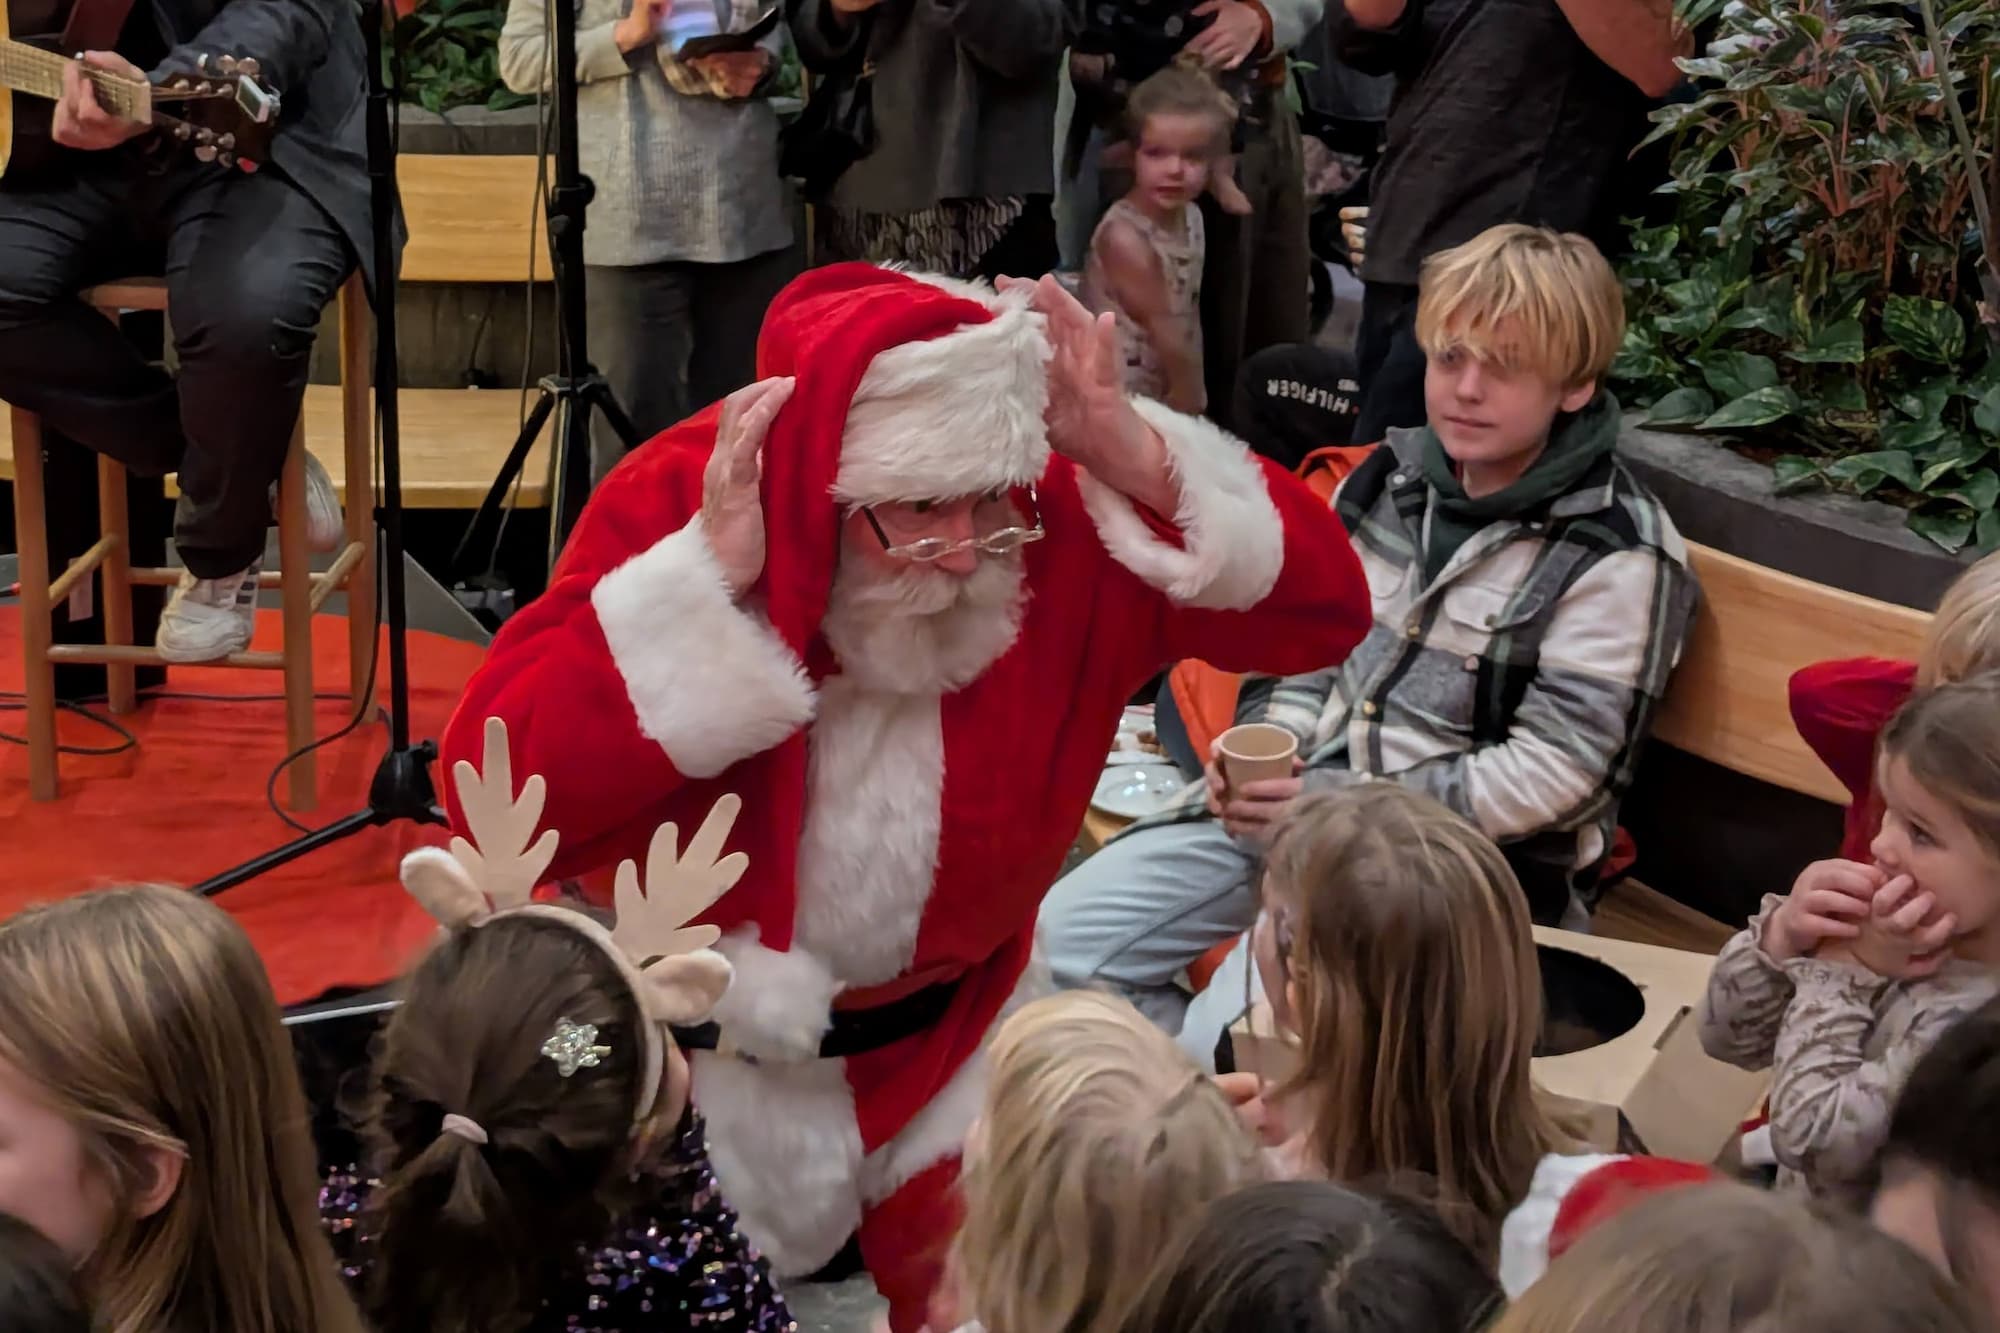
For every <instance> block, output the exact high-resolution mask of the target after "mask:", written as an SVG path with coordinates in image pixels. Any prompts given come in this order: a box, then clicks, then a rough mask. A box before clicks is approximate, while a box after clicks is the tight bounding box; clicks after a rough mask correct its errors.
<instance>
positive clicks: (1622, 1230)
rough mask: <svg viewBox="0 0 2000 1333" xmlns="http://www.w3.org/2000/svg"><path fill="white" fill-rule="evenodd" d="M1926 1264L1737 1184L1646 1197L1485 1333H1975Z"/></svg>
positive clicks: (1561, 1262) (1974, 1322)
mask: <svg viewBox="0 0 2000 1333" xmlns="http://www.w3.org/2000/svg"><path fill="white" fill-rule="evenodd" d="M1983 1327H1984V1324H1983V1323H1981V1322H1980V1321H1979V1320H1978V1319H1976V1318H1975V1317H1974V1316H1973V1314H1972V1312H1971V1311H1970V1309H1969V1308H1968V1307H1967V1306H1966V1304H1965V1298H1964V1297H1963V1296H1962V1295H1961V1294H1960V1293H1959V1292H1957V1291H1955V1290H1954V1289H1953V1288H1952V1286H1951V1283H1950V1282H1949V1281H1947V1280H1946V1279H1945V1277H1944V1276H1943V1275H1942V1274H1940V1273H1939V1272H1937V1270H1935V1269H1934V1268H1932V1267H1931V1265H1930V1264H1928V1263H1926V1262H1924V1260H1922V1259H1920V1258H1918V1257H1917V1255H1916V1254H1915V1253H1914V1252H1913V1251H1911V1250H1908V1249H1905V1248H1904V1247H1903V1246H1902V1245H1901V1244H1899V1243H1898V1242H1896V1241H1894V1240H1892V1239H1890V1238H1889V1237H1888V1236H1885V1235H1883V1234H1882V1233H1881V1232H1878V1231H1877V1230H1875V1228H1874V1227H1872V1226H1870V1225H1869V1224H1868V1223H1867V1222H1866V1221H1864V1220H1863V1219H1861V1218H1859V1217H1855V1216H1851V1215H1849V1214H1846V1213H1838V1212H1835V1211H1833V1210H1832V1209H1829V1208H1826V1207H1824V1206H1820V1205H1814V1204H1810V1203H1807V1202H1805V1201H1804V1200H1800V1199H1796V1198H1793V1197H1791V1196H1788V1195H1781V1194H1771V1193H1768V1192H1765V1191H1762V1190H1754V1189H1750V1188H1749V1187H1747V1186H1744V1185H1736V1184H1715V1185H1698V1186H1692V1187H1689V1188H1686V1189H1677V1190H1672V1191H1670V1192H1667V1193H1663V1194H1659V1195H1655V1196H1654V1197H1652V1198H1650V1199H1647V1200H1645V1201H1643V1202H1641V1203H1638V1204H1635V1205H1634V1206H1632V1207H1631V1208H1629V1209H1627V1210H1625V1211H1624V1212H1622V1213H1619V1214H1618V1215H1617V1216H1616V1217H1613V1218H1611V1219H1610V1220H1608V1221H1606V1222H1605V1223H1603V1224H1602V1225H1600V1226H1597V1227H1594V1228H1592V1229H1591V1230H1589V1231H1587V1232H1585V1233H1584V1235H1583V1238H1582V1239H1581V1240H1579V1241H1578V1242H1577V1243H1576V1245H1575V1247H1574V1248H1572V1249H1570V1250H1569V1251H1568V1252H1567V1253H1565V1254H1564V1255H1563V1256H1562V1257H1561V1258H1560V1259H1558V1260H1556V1261H1555V1263H1554V1264H1552V1265H1550V1267H1549V1271H1548V1273H1547V1275H1546V1276H1544V1277H1543V1278H1542V1280H1541V1281H1539V1282H1537V1283H1536V1284H1535V1285H1534V1286H1532V1287H1530V1288H1529V1289H1528V1291H1527V1293H1526V1294H1525V1295H1523V1296H1522V1297H1521V1298H1520V1299H1519V1300H1518V1301H1516V1302H1515V1303H1514V1305H1513V1307H1512V1308H1511V1309H1509V1310H1508V1311H1507V1313H1506V1314H1505V1315H1503V1316H1502V1317H1501V1319H1500V1322H1499V1323H1498V1324H1496V1325H1494V1326H1493V1331H1492V1333H1607V1331H1608V1330H1612V1329H1615V1330H1617V1333H1784V1331H1786V1330H1792V1329H1798V1330H1807V1329H1837V1328H1839V1329H1845V1328H1854V1329H1867V1330H1868V1333H1973V1331H1974V1330H1976V1329H1980V1328H1983Z"/></svg>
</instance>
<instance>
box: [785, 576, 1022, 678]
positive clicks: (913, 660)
mask: <svg viewBox="0 0 2000 1333" xmlns="http://www.w3.org/2000/svg"><path fill="white" fill-rule="evenodd" d="M1026 603H1027V584H1026V581H1025V579H1024V577H1023V573H1022V565H1021V557H1020V555H1019V554H1018V553H1016V554H1013V555H1007V556H992V555H986V556H981V557H980V560H979V567H978V568H977V569H976V570H974V571H973V572H972V573H971V574H970V575H968V576H966V577H964V578H960V577H958V576H956V575H953V574H947V573H945V572H944V571H943V570H939V569H926V568H924V567H923V566H921V565H912V566H911V567H910V568H908V569H906V570H903V571H901V572H899V573H896V574H891V575H884V574H881V573H878V572H876V571H875V570H873V569H871V568H869V567H867V566H865V565H863V564H862V563H861V562H859V561H848V560H843V561H841V562H840V566H839V568H838V569H837V570H836V571H835V572H834V576H833V591H832V594H831V595H830V596H829V597H828V599H827V609H826V619H825V621H824V622H822V624H821V629H822V630H823V631H824V632H825V634H826V641H827V644H828V645H829V646H830V647H831V648H832V649H833V651H834V654H835V655H836V656H837V657H839V659H840V669H841V671H842V672H843V673H844V674H846V675H848V676H850V677H852V678H853V679H854V681H855V682H856V683H857V684H858V685H860V686H861V687H862V688H864V689H869V690H879V691H883V692H885V693H889V694H943V693H946V692H947V691H950V690H955V689H958V688H959V687H960V686H962V685H967V684H970V683H971V682H972V681H973V680H975V679H977V678H978V676H979V674H980V673H981V672H982V671H984V670H986V668H987V667H989V666H991V665H993V663H994V662H996V661H998V660H999V659H1000V656H1001V654H1003V653H1005V652H1006V651H1007V650H1008V649H1009V648H1010V647H1012V646H1013V644H1014V640H1015V638H1016V637H1017V636H1018V635H1019V634H1020V632H1021V610H1022V608H1023V607H1024V606H1025V605H1026Z"/></svg>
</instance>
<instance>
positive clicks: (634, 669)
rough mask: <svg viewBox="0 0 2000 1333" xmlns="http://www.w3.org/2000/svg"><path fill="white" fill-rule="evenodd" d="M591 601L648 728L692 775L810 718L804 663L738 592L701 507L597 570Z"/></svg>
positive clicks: (761, 746) (756, 748)
mask: <svg viewBox="0 0 2000 1333" xmlns="http://www.w3.org/2000/svg"><path fill="white" fill-rule="evenodd" d="M590 603H591V606H592V607H593V608H595V609H596V611H597V622H598V624H599V625H600V626H602V627H603V629H604V639H605V642H606V643H608V644H610V645H611V658H612V662H613V663H614V664H615V665H616V666H617V668H618V674H619V675H621V676H623V677H624V678H625V690H626V693H627V694H628V695H629V696H630V697H631V700H632V707H633V710H634V711H635V712H636V713H637V714H638V715H639V730H640V731H642V732H644V733H645V734H646V736H647V737H648V738H649V739H651V740H654V741H657V742H658V743H659V744H660V746H661V747H662V748H664V749H665V750H666V752H667V755H668V757H669V758H671V759H672V760H673V761H674V767H675V768H677V769H679V770H680V771H681V772H682V773H684V774H686V775H687V776H689V777H692V778H711V777H714V776H715V775H716V774H718V773H720V772H722V771H723V770H724V769H726V768H728V767H729V766H730V765H732V764H734V763H736V762H737V761H739V760H742V759H747V758H749V757H750V756H751V755H753V754H761V753H763V752H764V751H765V750H768V749H770V748H771V747H772V746H774V745H776V744H778V743H779V742H780V741H782V740H784V739H785V738H786V737H788V736H790V735H792V734H793V733H794V732H796V731H797V730H798V729H799V728H801V727H803V726H804V725H805V724H806V723H808V722H810V721H811V720H812V716H813V689H812V683H811V682H810V681H809V680H808V679H807V678H806V673H805V668H804V667H803V665H802V664H801V663H800V662H799V659H798V656H797V655H796V654H795V653H793V652H792V650H791V649H790V648H789V647H787V646H786V644H785V642H784V641H783V640H782V639H780V638H779V637H778V635H777V633H776V632H775V631H774V630H772V628H771V627H770V626H769V625H768V624H766V623H764V620H763V618H762V617H761V616H758V615H757V614H756V613H754V612H752V611H749V610H746V609H744V608H743V607H740V606H738V605H737V604H736V602H735V599H734V598H733V597H731V596H730V592H729V585H728V584H727V583H726V582H725V581H724V580H723V577H722V568H721V566H719V565H718V564H716V562H715V556H714V554H713V553H712V552H711V551H710V550H709V547H708V538H707V537H706V536H705V535H703V533H702V530H701V520H700V519H699V518H695V519H690V520H689V521H688V525H687V526H686V527H684V528H682V529H681V530H680V531H679V532H676V533H674V534H672V535H671V536H668V537H663V538H661V539H660V541H659V542H658V543H657V544H656V545H654V546H653V547H652V549H650V550H646V551H641V552H640V553H639V554H638V555H635V556H633V557H632V558H631V559H630V560H627V561H626V562H625V563H624V564H622V565H620V566H619V567H618V568H616V569H614V570H612V571H611V572H610V573H609V574H606V575H605V576H604V577H603V578H602V579H600V580H598V583H597V586H596V587H595V588H593V589H592V590H591V594H590Z"/></svg>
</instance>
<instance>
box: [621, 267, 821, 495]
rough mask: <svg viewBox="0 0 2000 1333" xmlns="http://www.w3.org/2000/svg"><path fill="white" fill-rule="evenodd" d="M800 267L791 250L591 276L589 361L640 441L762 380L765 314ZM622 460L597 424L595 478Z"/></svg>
mask: <svg viewBox="0 0 2000 1333" xmlns="http://www.w3.org/2000/svg"><path fill="white" fill-rule="evenodd" d="M798 269H799V255H798V252H797V251H796V250H794V249H792V248H791V247H789V246H787V247H786V248H785V249H783V250H773V251H772V252H771V253H769V254H764V255H757V256H755V257H753V258H750V259H745V260H741V261H739V262H737V263H733V264H694V263H686V262H679V261H676V262H670V263H664V264H643V265H636V266H633V267H630V268H610V267H604V266H592V267H589V268H587V269H585V270H584V282H585V285H586V288H587V294H588V301H589V324H590V330H589V333H590V359H591V360H592V361H593V362H594V363H596V365H597V368H598V370H599V371H600V372H601V373H602V374H603V375H604V379H605V382H606V383H607V384H609V385H610V386H611V393H612V396H613V397H615V398H616V399H617V400H618V405H619V406H620V407H622V408H624V409H625V415H626V416H628V417H630V418H631V419H632V424H633V425H634V426H636V427H637V428H638V431H639V439H640V441H641V442H642V443H643V442H644V441H646V440H649V439H651V438H652V437H653V436H655V435H657V434H659V433H660V432H661V431H663V430H665V429H667V427H669V426H672V425H675V424H676V423H678V422H680V421H682V420H685V419H686V418H687V417H689V416H691V415H693V414H694V413H696V412H699V411H701V409H702V408H704V407H707V406H708V405H709V404H710V403H713V402H715V401H717V400H718V399H721V398H726V397H727V396H728V395H730V394H731V393H734V392H735V391H736V390H738V389H740V388H742V387H743V386H744V385H746V384H748V383H749V382H750V381H751V379H752V378H754V377H755V375H756V373H757V332H758V330H759V329H760V328H761V327H762V326H763V322H764V311H765V309H766V308H767V307H769V305H770V304H771V298H772V297H774V296H776V295H777V294H778V292H779V290H780V289H781V288H783V287H784V285H785V284H786V283H787V282H790V281H791V280H792V278H793V277H794V276H796V275H797V273H798ZM624 456H625V446H624V444H623V442H621V441H620V440H619V438H618V436H617V435H616V434H615V433H614V432H613V431H612V429H611V425H610V423H609V422H607V421H605V420H603V419H602V418H601V417H600V418H598V419H596V420H594V421H592V422H591V426H590V462H591V475H592V477H593V478H594V479H595V480H600V481H601V480H603V478H604V474H605V473H607V472H609V471H610V470H611V468H612V467H613V465H615V464H616V463H617V462H618V460H619V459H620V458H623V457H624Z"/></svg>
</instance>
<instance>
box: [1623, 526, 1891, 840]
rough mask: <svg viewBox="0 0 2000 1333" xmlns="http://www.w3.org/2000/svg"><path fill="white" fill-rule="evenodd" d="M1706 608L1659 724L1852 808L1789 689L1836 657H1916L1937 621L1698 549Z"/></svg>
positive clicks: (1738, 765) (1727, 761)
mask: <svg viewBox="0 0 2000 1333" xmlns="http://www.w3.org/2000/svg"><path fill="white" fill-rule="evenodd" d="M1690 553H1691V555H1692V558H1693V563H1694V570H1695V576H1696V577H1697V578H1698V579H1700V580H1701V610H1700V613H1699V615H1698V616H1697V617H1696V620H1695V627H1694V633H1693V635H1692V637H1691V638H1690V639H1689V641H1688V646H1687V650H1686V652H1685V653H1684V654H1683V655H1682V657H1681V663H1680V667H1679V669H1678V670H1677V671H1675V672H1674V679H1673V684H1672V685H1671V686H1669V687H1668V690H1667V697H1666V701H1665V703H1664V705H1663V706H1662V707H1661V709H1660V713H1659V716H1658V718H1657V719H1656V720H1655V721H1654V724H1653V736H1654V738H1655V739H1657V740H1661V741H1665V742H1666V743H1667V744H1668V745H1671V746H1673V747H1674V748H1675V749H1678V750H1684V751H1686V752H1687V753H1689V754H1692V755H1695V756H1697V757H1699V758H1702V759H1706V760H1708V761H1709V762H1711V763H1715V764H1720V765H1722V766H1723V767H1724V768H1729V769H1734V770H1735V771H1736V772H1738V773H1743V774H1747V775H1748V776H1750V777H1753V778H1757V779H1759V780H1760V781H1763V782H1769V783H1772V784H1773V785H1775V786H1779V787H1785V788H1788V789H1790V790H1792V791H1796V792H1803V793H1805V794H1806V795H1808V796H1816V797H1819V798H1820V799H1821V800H1825V801H1832V802H1834V803H1836V804H1840V805H1845V804H1846V803H1847V790H1846V788H1844V787H1842V786H1841V785H1840V783H1839V782H1837V781H1835V779H1834V776H1833V774H1832V773H1830V772H1828V771H1827V769H1826V766H1825V765H1823V764H1821V763H1820V761H1819V759H1818V758H1817V757H1816V756H1815V755H1814V754H1813V752H1812V751H1811V750H1810V749H1808V748H1807V746H1806V743H1805V742H1804V741H1802V740H1800V739H1799V733H1798V731H1797V729H1796V728H1794V727H1793V726H1792V713H1791V704H1790V698H1789V688H1788V687H1789V682H1790V680H1791V677H1792V673H1793V672H1794V671H1797V670H1798V669H1799V668H1800V667H1803V666H1807V665H1810V664H1811V663H1813V662H1823V661H1826V660H1828V659H1829V658H1837V657H1893V658H1904V659H1909V660H1914V659H1915V658H1916V656H1917V650H1918V648H1919V647H1920V646H1921V644H1922V643H1923V637H1924V631H1925V629H1926V627H1928V626H1929V624H1930V613H1929V612H1927V611H1915V610H1912V609H1910V608H1909V607H1906V606H1893V605H1891V604H1890V603H1888V602H1878V601H1875V600H1874V599H1873V598H1868V597H1859V596H1856V595H1855V594H1853V593H1850V592H1842V591H1841V590H1840V589H1838V588H1829V587H1827V586H1826V585H1825V584H1820V583H1813V582H1811V581H1810V580H1807V579H1801V578H1796V577H1794V576H1793V575H1790V574H1782V573H1779V572H1778V571H1777V570H1773V569H1766V568H1765V567H1764V566H1762V565H1757V564H1752V563H1751V562H1750V561H1748V560H1742V559H1739V558H1737V557H1736V556H1733V555H1725V554H1724V553H1723V552H1721V551H1716V550H1711V549H1709V548H1708V547H1705V546H1691V547H1690Z"/></svg>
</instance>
